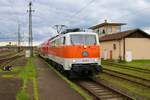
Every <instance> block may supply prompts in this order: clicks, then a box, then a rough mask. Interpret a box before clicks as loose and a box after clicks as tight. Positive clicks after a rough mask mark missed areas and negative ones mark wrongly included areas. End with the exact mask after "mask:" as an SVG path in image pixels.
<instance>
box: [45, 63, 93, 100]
mask: <svg viewBox="0 0 150 100" xmlns="http://www.w3.org/2000/svg"><path fill="white" fill-rule="evenodd" d="M46 63H47V62H46ZM47 65H48V66H49V67H50V68H51V69H52V70H53V71H54V72H55V73H56V74H58V76H59V77H61V78H62V79H63V80H64V81H65V82H66V83H68V84H69V86H70V88H72V89H74V90H75V91H77V92H78V93H79V94H80V95H81V96H82V97H84V98H85V99H86V100H92V97H91V96H89V95H88V94H87V93H86V92H85V91H84V90H83V89H81V88H80V87H79V86H77V85H76V84H74V83H73V82H71V81H70V80H68V79H67V78H66V77H65V76H63V75H62V74H61V73H59V72H58V71H57V70H55V69H54V68H53V67H52V66H51V65H49V64H48V63H47Z"/></svg>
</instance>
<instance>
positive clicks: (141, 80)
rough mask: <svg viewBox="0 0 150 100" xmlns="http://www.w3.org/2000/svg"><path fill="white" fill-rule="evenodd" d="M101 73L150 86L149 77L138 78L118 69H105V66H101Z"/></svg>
mask: <svg viewBox="0 0 150 100" xmlns="http://www.w3.org/2000/svg"><path fill="white" fill-rule="evenodd" d="M103 73H105V74H108V75H110V76H114V77H117V78H121V79H124V80H127V81H130V82H133V83H136V84H139V85H142V86H145V87H148V88H150V79H149V80H148V79H144V78H140V77H137V76H133V75H129V74H124V73H121V72H118V71H113V70H111V69H105V68H103Z"/></svg>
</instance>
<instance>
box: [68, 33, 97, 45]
mask: <svg viewBox="0 0 150 100" xmlns="http://www.w3.org/2000/svg"><path fill="white" fill-rule="evenodd" d="M70 41H71V44H73V45H96V44H97V42H96V35H91V34H88V35H87V34H72V35H70Z"/></svg>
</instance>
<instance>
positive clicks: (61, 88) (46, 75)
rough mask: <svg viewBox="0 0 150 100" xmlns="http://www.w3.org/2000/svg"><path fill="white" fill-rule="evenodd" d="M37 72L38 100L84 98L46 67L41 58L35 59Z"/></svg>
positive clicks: (82, 99)
mask: <svg viewBox="0 0 150 100" xmlns="http://www.w3.org/2000/svg"><path fill="white" fill-rule="evenodd" d="M35 62H36V66H37V72H38V88H39V100H84V98H83V97H82V96H80V95H79V94H78V93H77V92H76V91H75V90H73V89H71V88H70V87H69V85H68V84H67V83H66V82H65V81H64V80H62V79H61V78H60V77H59V76H58V75H57V74H56V73H55V72H53V71H52V69H50V68H49V67H48V65H47V64H46V63H45V62H44V60H43V59H41V58H37V59H36V60H35Z"/></svg>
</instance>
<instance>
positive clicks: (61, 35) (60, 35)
mask: <svg viewBox="0 0 150 100" xmlns="http://www.w3.org/2000/svg"><path fill="white" fill-rule="evenodd" d="M69 34H93V35H97V33H94V32H69V33H66V34H59V35H56V36H54V37H52V38H50V39H49V41H52V40H54V39H56V38H58V37H63V36H66V35H69Z"/></svg>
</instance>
